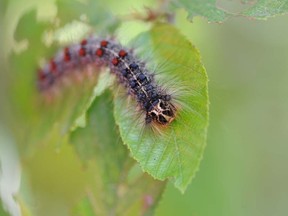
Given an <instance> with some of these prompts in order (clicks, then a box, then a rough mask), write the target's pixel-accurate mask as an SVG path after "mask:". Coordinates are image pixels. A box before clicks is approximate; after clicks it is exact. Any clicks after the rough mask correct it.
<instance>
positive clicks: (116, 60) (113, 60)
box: [112, 58, 119, 66]
mask: <svg viewBox="0 0 288 216" xmlns="http://www.w3.org/2000/svg"><path fill="white" fill-rule="evenodd" d="M112 64H113V65H114V66H117V65H118V64H119V59H118V58H113V59H112Z"/></svg>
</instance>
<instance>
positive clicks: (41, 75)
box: [38, 69, 46, 81]
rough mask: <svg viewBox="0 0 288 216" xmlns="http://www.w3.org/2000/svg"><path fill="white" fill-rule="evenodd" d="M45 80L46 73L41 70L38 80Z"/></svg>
mask: <svg viewBox="0 0 288 216" xmlns="http://www.w3.org/2000/svg"><path fill="white" fill-rule="evenodd" d="M45 78H46V76H45V74H44V72H43V71H42V70H41V69H39V70H38V80H40V81H44V79H45Z"/></svg>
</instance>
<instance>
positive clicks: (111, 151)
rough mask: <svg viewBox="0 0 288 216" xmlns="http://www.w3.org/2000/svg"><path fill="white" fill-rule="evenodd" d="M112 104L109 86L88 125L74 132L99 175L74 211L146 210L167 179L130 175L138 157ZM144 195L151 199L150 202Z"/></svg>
mask: <svg viewBox="0 0 288 216" xmlns="http://www.w3.org/2000/svg"><path fill="white" fill-rule="evenodd" d="M112 105H113V103H112V96H111V93H110V92H109V91H107V90H106V91H105V92H104V93H103V94H102V95H101V96H98V97H97V98H96V99H95V101H94V102H93V103H92V105H91V107H90V108H89V110H88V112H87V125H86V127H85V128H77V129H76V130H75V131H74V132H72V134H71V139H70V141H71V143H72V144H73V146H74V147H75V149H76V150H77V152H78V154H79V156H80V158H81V159H82V160H83V161H84V162H85V164H86V165H87V166H90V167H91V166H92V167H95V176H96V177H95V185H92V186H91V188H90V189H89V192H88V194H87V197H85V198H84V199H83V200H82V201H81V202H80V203H79V204H78V205H77V206H76V207H75V209H74V211H75V215H86V214H88V215H89V214H90V215H91V214H92V213H91V212H93V213H94V214H95V215H110V214H113V213H114V214H115V213H116V215H135V214H139V212H147V211H150V210H151V208H153V207H154V206H155V204H156V202H157V200H158V199H159V196H160V195H161V193H162V191H163V189H164V186H165V182H160V181H157V180H154V179H152V178H151V177H150V176H148V175H146V174H143V173H142V172H140V173H139V172H138V173H136V175H134V176H133V175H132V177H131V173H132V172H133V170H134V169H132V170H131V168H132V167H133V166H134V164H135V161H134V160H133V159H132V158H130V156H129V152H128V150H127V148H126V147H125V146H124V145H123V143H122V142H121V138H120V137H119V135H118V130H117V126H116V125H115V121H114V117H113V106H112ZM134 173H135V171H134ZM145 199H148V201H149V203H148V204H147V205H145ZM150 201H151V202H150ZM143 202H144V204H143ZM95 206H96V207H95Z"/></svg>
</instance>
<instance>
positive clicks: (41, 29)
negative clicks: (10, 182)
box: [5, 1, 119, 152]
mask: <svg viewBox="0 0 288 216" xmlns="http://www.w3.org/2000/svg"><path fill="white" fill-rule="evenodd" d="M93 2H94V1H88V2H86V3H79V2H74V1H59V2H58V4H59V8H58V11H61V13H60V14H61V16H60V15H59V19H60V20H62V21H68V20H66V19H65V18H67V19H68V18H69V19H70V20H69V21H72V20H73V19H79V16H80V14H86V15H87V16H88V18H89V19H88V20H89V21H90V22H92V24H93V26H94V27H96V26H97V27H99V28H100V25H108V26H109V29H108V30H110V31H113V29H115V28H116V26H117V25H118V24H119V23H118V24H117V22H114V21H115V20H114V21H113V20H112V19H113V16H111V15H109V16H108V17H110V18H111V19H109V20H110V21H111V20H112V21H111V22H110V21H109V24H108V23H107V22H105V23H106V24H104V23H103V22H102V21H103V19H105V16H107V13H108V12H107V11H106V10H105V9H104V8H102V10H100V9H99V7H98V6H99V5H98V3H95V2H94V3H93ZM96 5H97V7H96ZM95 7H96V8H98V10H99V11H97V13H95V10H94V8H95ZM88 8H89V10H87V9H88ZM92 10H93V12H92ZM93 20H94V21H93ZM95 20H97V22H96V21H95ZM98 25H99V26H98ZM27 26H29V28H27ZM66 27H67V26H65V28H66ZM71 27H73V23H72V24H71ZM106 27H107V26H106ZM31 29H33V31H31ZM100 29H101V28H100ZM55 32H56V33H58V32H61V31H59V29H55V26H53V25H51V24H49V23H44V22H39V21H38V20H37V18H36V10H32V11H30V12H29V13H27V14H25V15H24V16H22V17H21V19H20V20H19V23H18V26H17V29H16V31H15V40H16V41H17V42H18V41H19V42H21V41H26V42H27V45H28V46H27V49H24V50H22V51H21V52H20V53H19V54H15V53H14V54H12V55H11V57H10V59H9V62H7V65H8V67H9V77H8V78H7V76H8V75H7V74H5V76H6V80H8V82H11V83H9V84H7V86H8V88H9V89H8V91H7V92H9V97H8V98H9V100H10V101H9V102H10V104H11V107H10V109H11V110H12V111H11V116H10V119H9V120H10V121H9V123H10V124H11V127H12V128H15V131H14V133H15V134H17V135H16V138H17V139H18V140H19V142H18V143H21V145H19V147H20V148H21V150H20V152H22V149H26V147H27V145H23V142H24V143H29V144H33V143H35V142H36V143H39V139H41V142H42V143H43V142H47V141H51V136H50V133H49V132H50V130H51V129H52V128H53V127H54V128H53V129H54V130H56V131H58V137H53V140H58V142H56V143H61V142H62V138H61V137H62V136H63V135H66V134H67V132H69V131H70V130H71V129H73V128H75V127H77V126H79V125H80V126H83V124H84V125H85V121H84V122H83V121H82V122H80V120H81V118H82V120H83V119H84V120H85V112H86V110H87V109H88V108H89V106H90V104H91V102H92V101H93V99H94V97H95V96H96V94H97V93H95V92H93V88H94V86H95V84H96V82H97V76H98V75H97V74H98V73H97V72H100V69H94V71H93V72H94V73H95V74H96V75H95V76H93V78H91V77H89V79H87V77H86V81H85V85H83V82H81V83H79V81H78V83H77V77H74V79H73V77H72V78H71V77H70V78H71V79H70V81H71V83H70V84H69V85H68V86H66V87H65V85H63V83H62V86H61V87H57V88H56V91H57V92H58V93H59V94H58V95H57V94H56V95H53V94H50V95H49V96H50V97H51V98H53V99H52V101H50V102H49V103H47V102H46V101H45V100H44V98H45V97H44V96H43V95H42V94H40V92H39V90H38V89H37V86H36V83H37V79H36V78H37V69H38V67H39V63H40V62H41V60H42V61H43V59H47V60H49V58H50V57H52V56H53V55H55V53H56V51H57V50H59V48H60V47H61V45H60V46H59V44H57V42H59V41H60V40H58V39H59V38H57V37H56V36H55ZM63 32H64V31H62V33H61V34H62V35H61V36H63V34H65V32H64V33H63ZM47 35H48V36H47ZM49 35H50V42H49V40H48V42H49V43H51V42H52V45H51V44H49V43H48V42H47V38H48V39H49ZM51 35H52V37H51ZM66 36H67V37H69V33H67V31H66ZM70 36H71V35H70ZM58 37H59V35H58ZM51 38H52V41H51ZM43 39H44V40H43ZM78 39H79V40H80V38H78ZM43 41H44V43H43ZM47 43H48V44H49V45H47ZM62 45H63V44H62ZM81 70H82V71H81V72H82V73H83V72H84V71H85V70H86V69H81ZM76 72H78V71H76ZM54 90H55V89H54ZM12 113H13V114H12ZM15 119H17V121H15ZM27 122H29V127H24V126H19V125H26V124H27ZM43 137H44V138H43ZM31 146H32V145H31Z"/></svg>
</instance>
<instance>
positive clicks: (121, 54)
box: [118, 50, 127, 58]
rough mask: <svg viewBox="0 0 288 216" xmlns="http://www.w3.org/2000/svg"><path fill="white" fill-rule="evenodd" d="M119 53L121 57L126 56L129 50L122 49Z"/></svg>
mask: <svg viewBox="0 0 288 216" xmlns="http://www.w3.org/2000/svg"><path fill="white" fill-rule="evenodd" d="M118 55H119V57H121V58H124V57H125V56H126V55H127V52H126V51H125V50H120V51H119V53H118Z"/></svg>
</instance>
